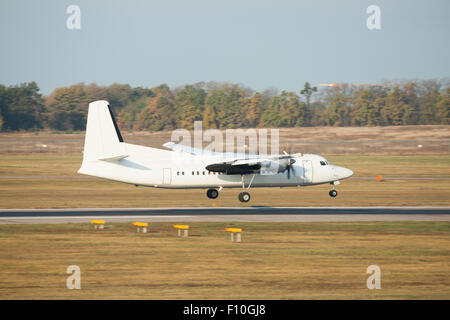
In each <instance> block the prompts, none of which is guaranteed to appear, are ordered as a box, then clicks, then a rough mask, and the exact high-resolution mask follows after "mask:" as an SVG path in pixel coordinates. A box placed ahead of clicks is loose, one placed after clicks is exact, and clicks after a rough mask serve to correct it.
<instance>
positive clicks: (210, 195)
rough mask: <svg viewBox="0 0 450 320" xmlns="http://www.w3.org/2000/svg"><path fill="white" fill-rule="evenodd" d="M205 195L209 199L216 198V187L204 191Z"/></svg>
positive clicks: (217, 194)
mask: <svg viewBox="0 0 450 320" xmlns="http://www.w3.org/2000/svg"><path fill="white" fill-rule="evenodd" d="M206 195H207V196H208V198H210V199H216V198H217V197H218V196H219V191H217V190H216V189H208V191H206Z"/></svg>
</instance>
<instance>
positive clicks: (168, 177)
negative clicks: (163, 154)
mask: <svg viewBox="0 0 450 320" xmlns="http://www.w3.org/2000/svg"><path fill="white" fill-rule="evenodd" d="M171 183H172V169H170V168H163V182H162V184H171Z"/></svg>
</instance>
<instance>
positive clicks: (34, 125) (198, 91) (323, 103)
mask: <svg viewBox="0 0 450 320" xmlns="http://www.w3.org/2000/svg"><path fill="white" fill-rule="evenodd" d="M95 100H107V101H109V102H110V105H111V107H112V109H113V112H114V114H115V115H116V118H117V121H118V123H119V126H120V128H122V129H124V130H147V131H159V130H172V129H175V128H185V129H192V128H193V124H194V121H196V120H201V121H203V128H205V129H206V128H218V129H225V128H253V127H302V126H388V125H415V124H449V123H450V114H449V101H450V86H449V84H448V81H443V80H421V81H403V82H395V83H388V82H386V83H384V84H378V85H365V86H352V85H345V84H343V85H339V86H334V87H324V88H317V87H314V86H311V85H310V84H309V83H308V82H306V83H305V84H304V86H303V88H301V89H300V90H299V91H298V92H293V91H281V92H279V91H278V90H276V89H267V90H264V91H261V92H256V91H254V90H252V89H250V88H246V87H244V86H242V85H238V84H232V83H216V82H207V83H204V82H201V83H195V84H188V85H185V86H183V87H178V88H174V89H171V88H169V87H168V86H167V85H166V84H162V85H160V86H157V87H154V88H143V87H131V86H130V85H128V84H117V83H115V84H112V85H110V86H98V85H96V84H89V85H85V84H83V83H80V84H76V85H72V86H69V87H63V88H57V89H55V90H54V91H53V92H52V93H51V94H50V95H48V96H44V95H42V94H41V93H40V89H39V87H38V85H37V84H36V83H35V82H30V83H23V84H20V85H16V86H9V87H7V86H4V85H0V130H2V131H16V130H39V129H50V130H56V131H69V132H72V131H79V130H84V129H85V126H86V117H87V110H88V108H87V106H88V104H89V102H92V101H95Z"/></svg>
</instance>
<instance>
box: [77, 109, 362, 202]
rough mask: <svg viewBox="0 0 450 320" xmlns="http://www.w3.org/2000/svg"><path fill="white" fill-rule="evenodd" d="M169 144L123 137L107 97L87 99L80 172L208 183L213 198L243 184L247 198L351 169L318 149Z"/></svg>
mask: <svg viewBox="0 0 450 320" xmlns="http://www.w3.org/2000/svg"><path fill="white" fill-rule="evenodd" d="M164 146H165V147H167V148H169V149H171V150H163V149H158V148H150V147H145V146H139V145H134V144H129V143H125V142H124V141H123V138H122V135H121V134H120V131H119V127H118V126H117V123H116V121H115V119H114V116H113V114H112V112H111V109H110V107H109V103H108V102H107V101H95V102H92V103H90V104H89V112H88V119H87V126H86V137H85V144H84V152H83V163H82V165H81V168H80V169H79V170H78V173H81V174H86V175H90V176H95V177H100V178H105V179H110V180H115V181H120V182H125V183H130V184H134V185H136V186H147V187H155V188H171V189H193V188H202V189H208V190H207V192H206V195H207V196H208V198H210V199H215V198H217V197H218V196H219V191H221V190H222V189H223V188H242V192H240V193H239V200H240V201H241V202H248V201H249V200H250V194H249V193H248V191H249V190H250V187H252V186H253V187H288V186H311V185H318V184H324V183H330V184H332V185H333V189H332V190H331V191H330V192H329V195H330V196H331V197H336V196H337V191H336V190H335V189H334V186H335V185H337V184H339V181H340V180H342V179H346V178H349V177H351V176H352V175H353V171H352V170H350V169H347V168H343V167H339V166H335V165H331V164H329V163H328V161H327V160H326V159H325V158H324V157H322V156H319V155H315V154H301V153H296V154H292V155H290V154H287V153H286V152H285V153H284V154H281V155H255V154H247V153H234V154H230V153H222V152H212V151H206V150H201V149H195V148H191V147H188V146H183V145H181V144H175V143H173V142H169V143H166V144H164Z"/></svg>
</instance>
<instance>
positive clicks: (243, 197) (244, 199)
mask: <svg viewBox="0 0 450 320" xmlns="http://www.w3.org/2000/svg"><path fill="white" fill-rule="evenodd" d="M239 201H240V202H249V201H250V193H248V192H241V193H239Z"/></svg>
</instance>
